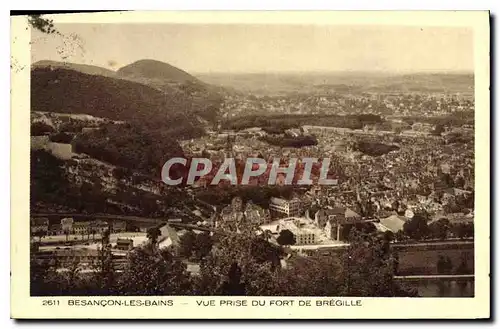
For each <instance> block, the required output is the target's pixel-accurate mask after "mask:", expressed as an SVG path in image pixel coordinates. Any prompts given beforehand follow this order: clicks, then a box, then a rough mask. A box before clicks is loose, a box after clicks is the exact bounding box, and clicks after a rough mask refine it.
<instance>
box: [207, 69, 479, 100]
mask: <svg viewBox="0 0 500 329" xmlns="http://www.w3.org/2000/svg"><path fill="white" fill-rule="evenodd" d="M198 77H199V78H200V79H202V80H203V81H206V82H207V83H210V84H213V85H217V86H221V87H224V88H226V89H228V88H234V89H236V90H238V91H241V92H250V93H254V94H261V95H280V94H289V93H292V94H295V93H298V92H300V93H311V94H312V93H319V94H323V93H325V92H333V93H362V92H376V93H412V92H422V93H463V94H468V95H473V94H474V74H472V73H412V74H387V73H374V72H325V73H313V72H311V73H308V72H303V73H301V72H297V73H291V72H284V73H279V72H270V73H231V74H230V73H228V74H225V73H204V74H199V75H198Z"/></svg>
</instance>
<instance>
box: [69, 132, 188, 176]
mask: <svg viewBox="0 0 500 329" xmlns="http://www.w3.org/2000/svg"><path fill="white" fill-rule="evenodd" d="M73 143H74V146H75V151H76V152H77V153H86V154H88V155H90V156H91V157H93V158H96V159H98V160H102V161H105V162H108V163H111V164H113V165H116V166H120V167H124V168H129V169H134V170H135V171H137V172H142V173H146V174H150V175H154V176H156V177H160V176H159V175H160V174H161V168H162V166H163V164H164V163H165V161H167V160H168V159H170V158H172V157H182V156H183V151H182V148H181V147H180V145H179V144H178V143H177V141H175V140H173V139H172V138H171V137H169V136H168V134H162V133H160V132H156V131H150V130H147V129H142V128H140V127H138V126H135V125H131V124H124V125H121V124H120V125H114V124H110V125H106V126H103V127H102V128H100V129H98V130H94V131H91V132H89V133H87V134H80V135H78V136H77V137H76V138H75V140H74V142H73Z"/></svg>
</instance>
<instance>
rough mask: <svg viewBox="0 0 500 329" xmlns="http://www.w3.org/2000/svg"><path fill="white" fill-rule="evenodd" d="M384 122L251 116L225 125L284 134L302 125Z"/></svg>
mask: <svg viewBox="0 0 500 329" xmlns="http://www.w3.org/2000/svg"><path fill="white" fill-rule="evenodd" d="M382 122H384V120H383V119H382V118H381V117H380V116H379V115H375V114H353V115H333V114H332V115H327V114H325V115H317V114H315V115H312V114H297V115H288V114H287V115H270V116H261V115H260V116H257V115H249V116H244V117H237V118H234V119H231V120H228V121H226V122H224V123H223V126H224V128H226V129H234V130H241V129H245V128H251V127H261V128H263V129H265V130H270V131H276V132H278V133H282V132H284V131H285V130H286V129H290V128H298V127H300V126H302V125H312V126H329V127H340V128H351V129H361V128H363V126H365V125H367V124H375V123H382Z"/></svg>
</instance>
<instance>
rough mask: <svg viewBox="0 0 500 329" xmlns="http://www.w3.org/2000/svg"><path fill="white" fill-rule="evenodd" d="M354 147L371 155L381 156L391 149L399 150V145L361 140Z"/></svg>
mask: <svg viewBox="0 0 500 329" xmlns="http://www.w3.org/2000/svg"><path fill="white" fill-rule="evenodd" d="M353 149H354V150H356V151H359V152H362V153H364V154H367V155H370V156H381V155H383V154H386V153H389V152H391V151H395V150H399V147H398V146H396V145H387V144H383V143H377V142H371V141H360V142H357V143H355V144H354V146H353Z"/></svg>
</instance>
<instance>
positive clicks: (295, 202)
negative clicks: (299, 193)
mask: <svg viewBox="0 0 500 329" xmlns="http://www.w3.org/2000/svg"><path fill="white" fill-rule="evenodd" d="M269 210H270V211H271V212H273V213H274V214H275V215H276V217H296V216H300V212H301V202H300V200H299V199H297V198H293V199H291V200H286V199H282V198H271V200H270V202H269Z"/></svg>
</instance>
